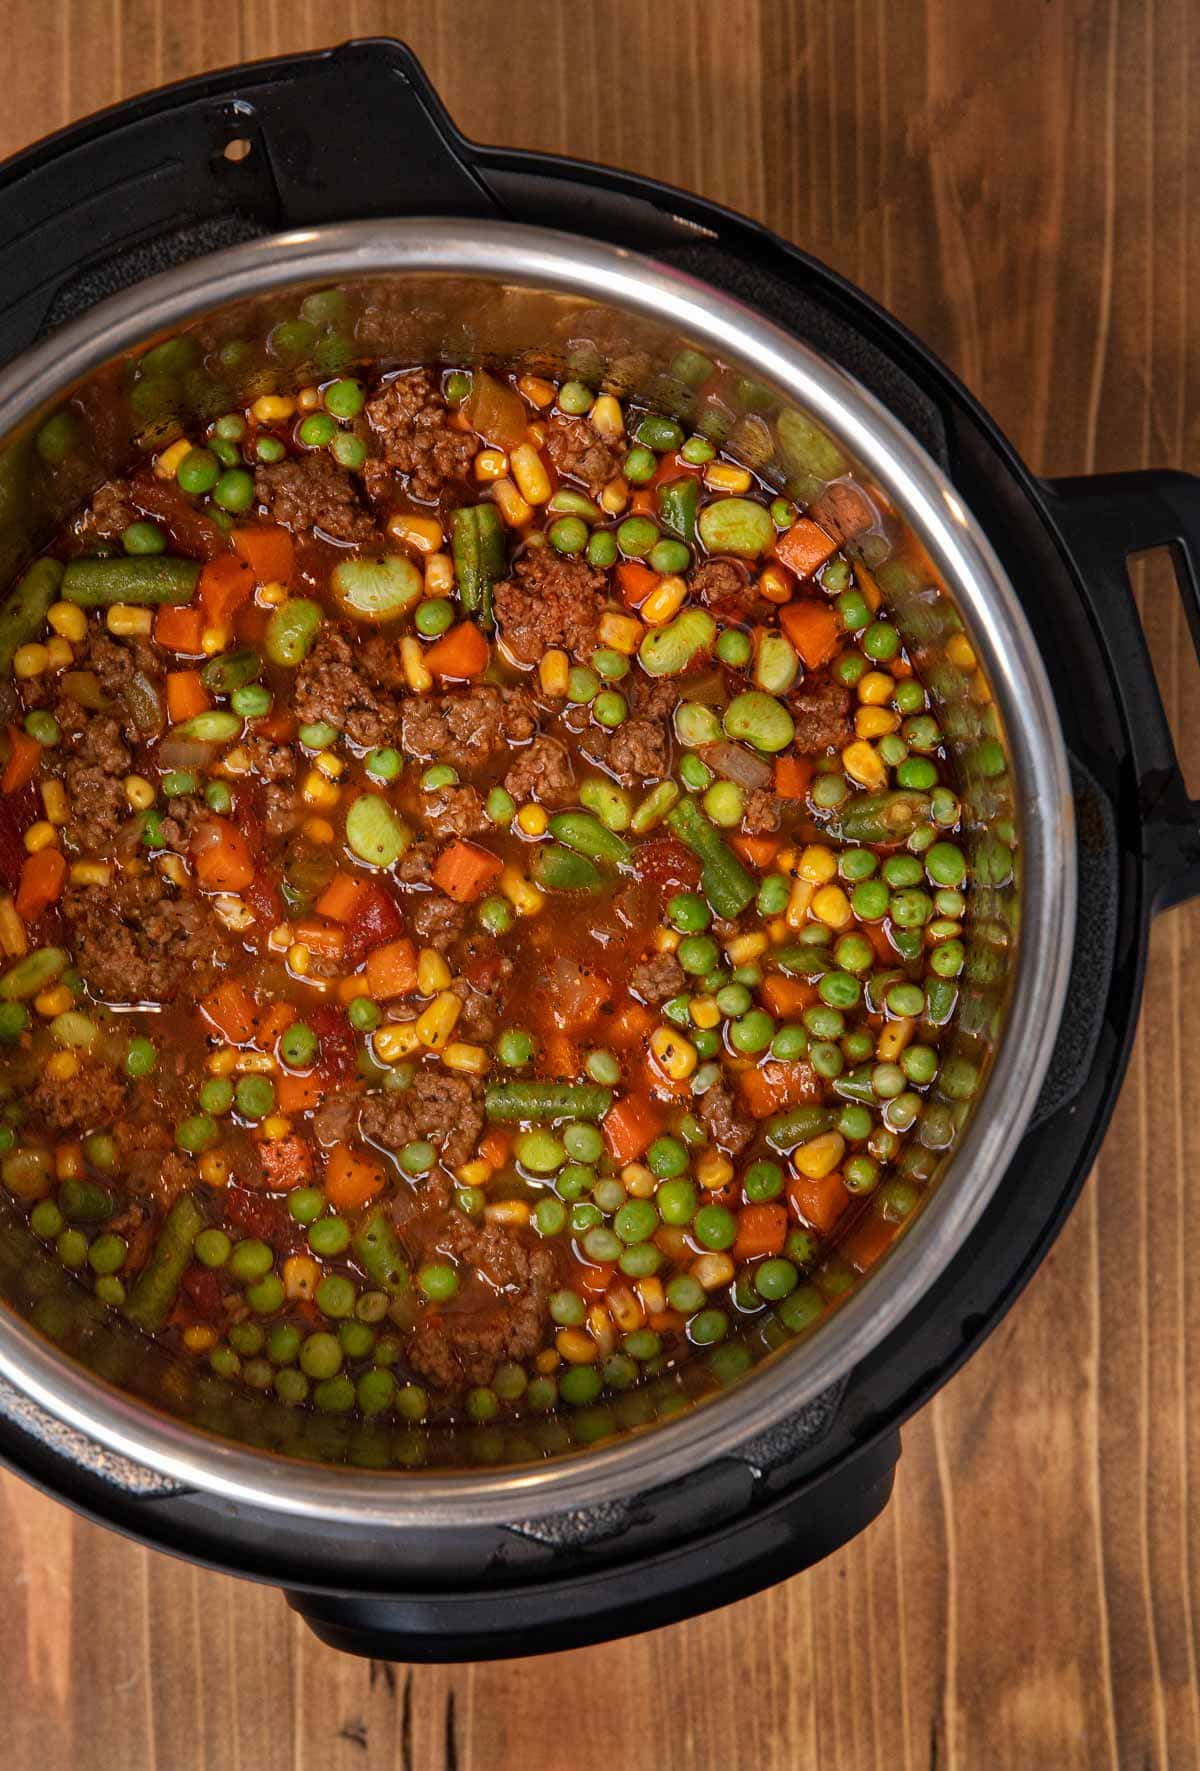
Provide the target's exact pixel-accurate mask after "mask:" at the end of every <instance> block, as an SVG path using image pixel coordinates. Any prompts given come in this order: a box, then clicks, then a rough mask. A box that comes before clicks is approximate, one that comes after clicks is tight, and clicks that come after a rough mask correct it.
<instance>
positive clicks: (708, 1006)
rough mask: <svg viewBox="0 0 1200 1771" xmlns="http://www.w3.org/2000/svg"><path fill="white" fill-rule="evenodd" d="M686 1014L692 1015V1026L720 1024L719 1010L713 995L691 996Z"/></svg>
mask: <svg viewBox="0 0 1200 1771" xmlns="http://www.w3.org/2000/svg"><path fill="white" fill-rule="evenodd" d="M688 1014H689V1015H690V1016H691V1017H692V1026H693V1027H718V1026H720V1024H721V1011H720V1009H719V1008H718V1007H717V999H716V997H715V996H693V997H692V999H691V1001H690V1002H689V1003H688Z"/></svg>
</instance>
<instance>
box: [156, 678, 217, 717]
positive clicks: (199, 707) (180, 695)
mask: <svg viewBox="0 0 1200 1771" xmlns="http://www.w3.org/2000/svg"><path fill="white" fill-rule="evenodd" d="M211 706H212V699H211V697H210V695H209V693H208V690H207V689H206V688H205V687H204V684H203V683H202V682H201V681H200V672H199V671H198V670H168V672H167V717H168V718H169V720H170V721H171V724H172V725H173V726H178V725H182V724H183V722H184V720H185V719H192V718H193V717H194V716H195V715H196V714H198V713H207V711H208V709H209V708H210V707H211Z"/></svg>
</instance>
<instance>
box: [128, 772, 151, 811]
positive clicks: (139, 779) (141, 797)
mask: <svg viewBox="0 0 1200 1771" xmlns="http://www.w3.org/2000/svg"><path fill="white" fill-rule="evenodd" d="M121 785H122V786H123V787H124V789H125V798H126V799H127V800H128V801H129V803H130V805H131V806H132V807H133V809H134V811H135V812H144V811H146V810H147V808H148V807H150V806H152V805H153V804H154V788H153V786H152V785H151V783H150V782H149V781H147V779H146V777H145V775H126V777H125V779H124V781H123V782H122V783H121Z"/></svg>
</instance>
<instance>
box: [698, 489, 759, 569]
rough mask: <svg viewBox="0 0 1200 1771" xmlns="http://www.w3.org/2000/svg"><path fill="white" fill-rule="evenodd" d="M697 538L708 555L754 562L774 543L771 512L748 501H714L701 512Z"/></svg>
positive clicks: (745, 499) (727, 499) (721, 499)
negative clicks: (726, 554) (721, 555)
mask: <svg viewBox="0 0 1200 1771" xmlns="http://www.w3.org/2000/svg"><path fill="white" fill-rule="evenodd" d="M697 526H698V528H699V530H700V539H701V541H703V543H704V545H705V547H706V548H707V549H708V551H709V553H731V554H736V556H737V557H738V558H739V559H743V560H756V559H757V558H758V557H759V555H760V554H764V553H766V551H767V549H768V548H769V547H771V546H772V545H773V544H774V541H775V525H774V523H773V522H772V521H771V513H770V512H769V511H767V510H764V509H763V507H762V505H761V504H755V503H754V501H753V500H752V499H750V498H716V499H714V500H713V502H712V503H711V504H706V505H705V507H704V509H703V510H702V511H701V512H700V521H699V523H698V525H697Z"/></svg>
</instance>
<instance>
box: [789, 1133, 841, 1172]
mask: <svg viewBox="0 0 1200 1771" xmlns="http://www.w3.org/2000/svg"><path fill="white" fill-rule="evenodd" d="M845 1149H846V1140H845V1138H844V1137H843V1136H842V1134H841V1132H840V1131H823V1132H820V1133H819V1134H818V1135H817V1136H816V1137H815V1138H809V1140H808V1142H807V1144H801V1146H800V1148H799V1149H798V1150H797V1151H796V1152H795V1154H794V1155H793V1157H792V1164H793V1166H794V1167H795V1169H796V1172H797V1174H802V1175H806V1176H807V1177H808V1179H809V1180H810V1181H822V1180H824V1178H825V1176H826V1175H828V1174H832V1173H833V1171H834V1169H835V1168H836V1167H837V1165H838V1163H839V1162H840V1161H841V1160H842V1156H843V1154H844V1152H845Z"/></svg>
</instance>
